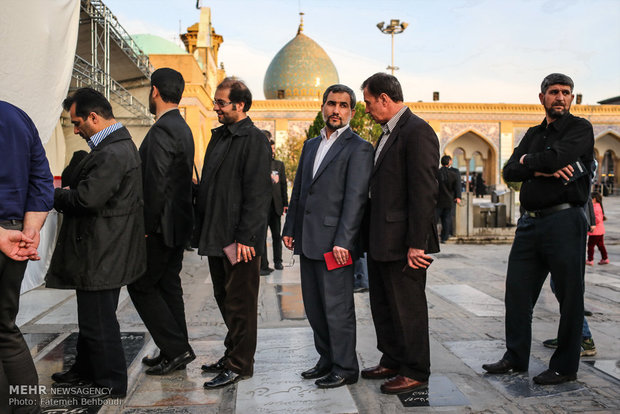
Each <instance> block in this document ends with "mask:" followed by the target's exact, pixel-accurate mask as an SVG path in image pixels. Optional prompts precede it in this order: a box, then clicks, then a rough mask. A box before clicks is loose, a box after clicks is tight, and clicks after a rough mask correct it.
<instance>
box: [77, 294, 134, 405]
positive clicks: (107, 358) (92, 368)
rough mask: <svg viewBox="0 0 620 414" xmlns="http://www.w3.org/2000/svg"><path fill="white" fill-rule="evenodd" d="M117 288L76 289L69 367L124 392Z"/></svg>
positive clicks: (125, 368)
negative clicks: (72, 357) (74, 330)
mask: <svg viewBox="0 0 620 414" xmlns="http://www.w3.org/2000/svg"><path fill="white" fill-rule="evenodd" d="M119 293H120V288H117V289H109V290H97V291H87V290H77V291H76V297H77V308H78V328H79V332H78V340H77V353H76V357H75V363H74V364H73V366H72V367H71V370H72V371H74V372H77V373H78V374H79V375H80V376H81V377H82V378H84V379H87V380H91V381H92V382H93V383H95V384H96V385H98V386H101V387H110V388H112V392H113V393H119V394H123V393H125V392H127V365H126V363H125V354H124V352H123V346H122V344H121V331H120V327H119V325H118V320H117V319H116V308H117V306H118V295H119Z"/></svg>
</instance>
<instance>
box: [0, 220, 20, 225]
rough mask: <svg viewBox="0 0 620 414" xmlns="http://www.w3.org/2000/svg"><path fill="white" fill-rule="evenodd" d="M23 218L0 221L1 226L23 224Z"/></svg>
mask: <svg viewBox="0 0 620 414" xmlns="http://www.w3.org/2000/svg"><path fill="white" fill-rule="evenodd" d="M23 223H24V222H23V221H22V220H2V221H0V226H17V225H18V224H23Z"/></svg>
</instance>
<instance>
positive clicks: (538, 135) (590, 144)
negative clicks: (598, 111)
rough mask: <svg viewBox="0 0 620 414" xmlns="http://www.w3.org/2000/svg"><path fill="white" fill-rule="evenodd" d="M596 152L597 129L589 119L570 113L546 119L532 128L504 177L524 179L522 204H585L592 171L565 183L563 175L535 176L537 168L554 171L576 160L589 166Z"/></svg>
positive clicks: (530, 206) (533, 206) (536, 207)
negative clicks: (552, 119)
mask: <svg viewBox="0 0 620 414" xmlns="http://www.w3.org/2000/svg"><path fill="white" fill-rule="evenodd" d="M593 152H594V132H593V130H592V124H590V122H589V121H587V120H586V119H584V118H579V117H576V116H573V115H572V114H570V113H566V114H565V115H563V116H562V117H560V118H558V119H556V120H555V121H553V122H552V123H550V124H547V121H546V119H545V120H544V121H543V122H542V123H541V124H540V125H537V126H534V127H532V128H530V129H528V131H527V132H526V134H525V136H524V137H523V139H522V140H521V142H520V143H519V146H518V147H517V148H516V149H515V150H514V152H513V154H512V156H511V157H510V159H509V160H508V163H506V166H505V167H504V170H503V174H504V180H506V181H513V182H517V181H522V182H523V185H522V186H521V191H520V200H521V205H522V206H523V207H524V208H525V209H526V210H529V211H536V210H542V209H545V208H549V207H552V206H555V205H558V204H562V203H570V204H575V205H584V204H585V203H586V202H587V201H588V197H589V185H590V178H589V175H587V174H586V175H585V176H583V177H582V178H579V179H577V180H575V181H573V182H571V183H569V184H567V185H565V184H564V183H563V181H562V180H561V179H559V178H555V177H541V176H535V172H536V171H539V172H543V173H553V172H555V171H557V170H559V169H560V168H563V167H565V166H566V165H568V164H571V163H573V162H575V161H576V160H580V161H581V163H582V164H583V165H584V166H585V167H586V168H588V169H589V168H590V167H591V165H592V160H593ZM524 154H527V155H526V156H525V158H524V160H523V164H520V163H519V160H520V159H521V157H522V156H523V155H524Z"/></svg>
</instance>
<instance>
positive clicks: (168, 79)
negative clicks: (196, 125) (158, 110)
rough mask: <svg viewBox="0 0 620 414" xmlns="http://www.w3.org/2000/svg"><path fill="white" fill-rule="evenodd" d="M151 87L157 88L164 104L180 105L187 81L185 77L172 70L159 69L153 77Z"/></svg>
mask: <svg viewBox="0 0 620 414" xmlns="http://www.w3.org/2000/svg"><path fill="white" fill-rule="evenodd" d="M151 85H152V86H155V87H156V88H157V90H158V91H159V94H160V95H161V99H162V100H163V101H164V102H171V103H174V104H178V103H179V102H181V97H182V96H183V90H184V89H185V80H183V75H181V74H180V73H179V72H177V71H176V70H174V69H171V68H160V69H157V70H156V71H155V72H153V74H152V75H151Z"/></svg>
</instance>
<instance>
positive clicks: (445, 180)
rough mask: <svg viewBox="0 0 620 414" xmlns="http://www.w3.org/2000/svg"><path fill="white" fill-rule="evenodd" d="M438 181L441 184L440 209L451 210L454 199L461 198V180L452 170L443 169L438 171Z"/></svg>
mask: <svg viewBox="0 0 620 414" xmlns="http://www.w3.org/2000/svg"><path fill="white" fill-rule="evenodd" d="M437 181H438V182H439V195H438V197H437V207H438V208H451V207H452V206H453V205H454V199H456V198H461V179H460V177H458V176H457V175H456V174H455V173H454V171H452V168H448V167H441V168H440V169H439V170H438V171H437Z"/></svg>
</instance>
